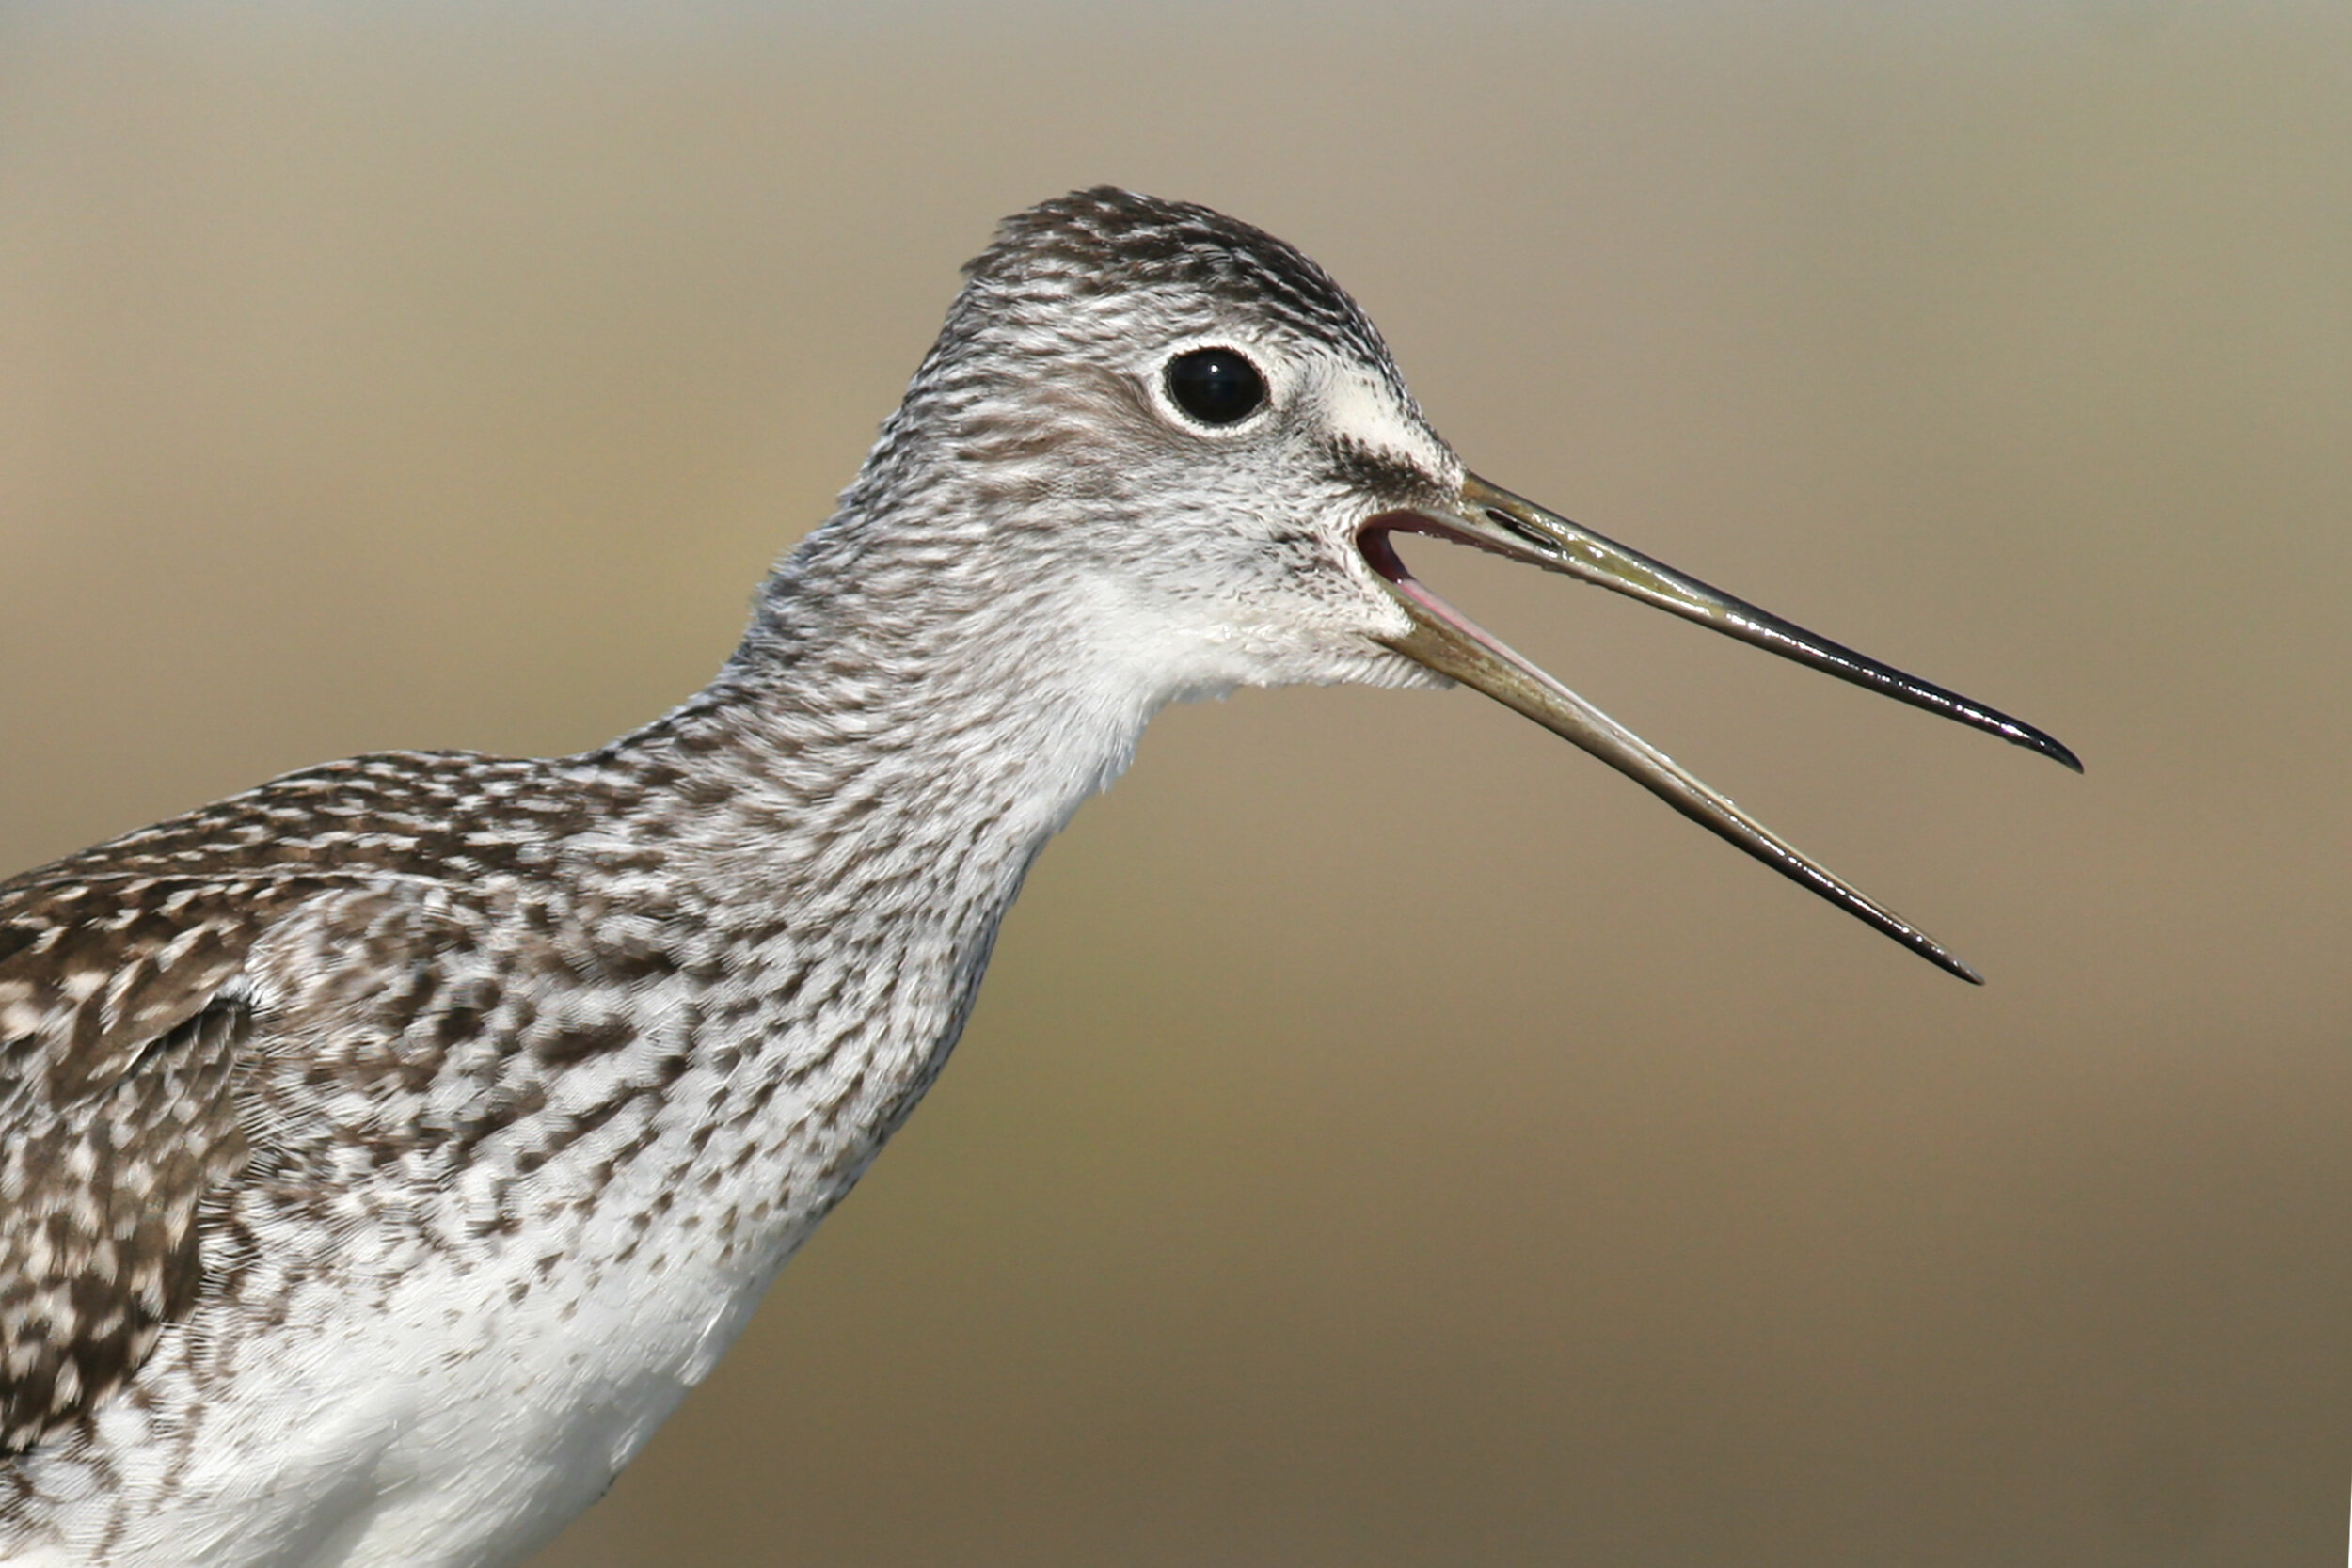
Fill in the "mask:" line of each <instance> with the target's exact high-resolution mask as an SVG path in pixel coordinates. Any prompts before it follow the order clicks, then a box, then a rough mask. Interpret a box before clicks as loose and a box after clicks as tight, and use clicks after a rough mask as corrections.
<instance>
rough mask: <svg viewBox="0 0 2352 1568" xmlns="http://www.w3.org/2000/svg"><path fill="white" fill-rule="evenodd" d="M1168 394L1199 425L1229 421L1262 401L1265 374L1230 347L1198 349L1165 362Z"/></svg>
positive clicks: (1243, 415) (1250, 411)
mask: <svg viewBox="0 0 2352 1568" xmlns="http://www.w3.org/2000/svg"><path fill="white" fill-rule="evenodd" d="M1168 396H1169V397H1171V398H1173V399H1175V400H1176V406H1177V407H1179V408H1181V409H1183V410H1184V412H1185V413H1187V414H1190V415H1191V416H1192V417H1193V418H1194V419H1196V420H1200V422H1201V423H1202V424H1232V423H1234V422H1235V421H1237V420H1246V419H1248V417H1249V416H1250V415H1252V414H1254V413H1256V412H1257V410H1258V405H1259V404H1262V403H1263V402H1265V377H1264V376H1263V375H1260V374H1259V373H1258V367H1257V366H1255V365H1253V364H1251V363H1250V362H1249V361H1248V360H1247V359H1245V358H1243V357H1242V356H1241V355H1240V354H1238V353H1236V352H1235V351H1234V350H1232V349H1230V348H1197V349H1194V350H1193V351H1192V352H1191V353H1190V354H1180V355H1178V356H1176V357H1175V358H1173V359H1171V360H1169V361H1168Z"/></svg>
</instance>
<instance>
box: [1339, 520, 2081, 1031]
mask: <svg viewBox="0 0 2352 1568" xmlns="http://www.w3.org/2000/svg"><path fill="white" fill-rule="evenodd" d="M1398 533H1418V534H1423V535H1427V536H1429V537H1431V538H1436V539H1443V540H1446V541H1449V542H1451V543H1454V544H1460V545H1469V546H1472V547H1473V548H1477V549H1482V550H1486V551H1487V552H1488V553H1489V554H1493V555H1500V556H1503V557H1505V558H1507V559H1510V560H1513V561H1519V562H1527V563H1529V564H1532V565H1537V566H1542V567H1544V568H1546V569H1547V570H1549V571H1555V572H1564V573H1565V574H1567V575H1569V576H1571V577H1575V578H1581V579H1582V580H1584V581H1586V582H1591V583H1596V584H1597V585H1599V586H1600V587H1603V588H1608V589H1611V590H1613V591H1614V592H1616V593H1620V594H1629V595H1630V596H1631V597H1634V598H1637V599H1640V600H1642V601H1644V602H1645V603H1646V604H1652V605H1655V606H1657V607H1658V608H1659V609H1661V610H1669V611H1671V612H1673V613H1675V614H1677V615H1680V616H1682V617H1683V618H1685V619H1686V620H1692V621H1696V622H1698V623H1700V624H1701V625H1702V626H1708V628H1710V629H1712V630H1715V631H1719V632H1722V633H1724V635H1726V636H1730V637H1736V638H1738V639H1740V641H1744V642H1752V643H1754V644H1755V645H1756V646H1757V647H1760V648H1763V649H1765V650H1767V651H1768V652H1771V653H1775V654H1778V655H1780V656H1781V657H1784V658H1791V659H1795V660H1796V661H1797V662H1799V663H1801V664H1805V665H1809V666H1811V667H1812V668H1814V669H1817V670H1820V671H1821V672H1823V673H1827V674H1832V675H1836V676H1837V677H1838V678H1839V679H1841V680H1847V681H1851V682H1852V683H1854V684H1855V685H1857V686H1865V687H1867V688H1869V689H1872V690H1874V691H1878V692H1881V693H1883V695H1886V696H1890V697H1894V698H1896V699H1897V700H1898V701H1900V702H1905V703H1909V704H1911V705H1914V706H1916V707H1923V708H1926V709H1927V710H1928V711H1930V712H1931V713H1937V714H1941V715H1942V716H1944V717H1945V718H1947V719H1950V720H1953V721H1956V722H1959V723H1964V724H1967V725H1969V726H1971V727H1972V728H1976V729H1981V730H1985V731H1987V732H1989V733H1991V734H1994V735H1997V736H2001V737H2002V738H2003V739H2006V740H2009V741H2010V742H2012V743H2014V744H2016V745H2020V746H2024V747H2026V748H2027V749H2028V750H2031V751H2036V752H2041V753H2042V754H2043V755H2044V756H2047V757H2050V758H2052V759H2054V760H2056V761H2058V762H2059V763H2062V764H2064V765H2065V766H2066V767H2069V768H2073V769H2074V771H2076V772H2078V773H2079V772H2080V771H2082V764H2081V762H2079V761H2078V760H2077V759H2076V758H2075V756H2074V752H2071V751H2069V750H2067V748H2066V747H2065V746H2063V745H2061V744H2060V743H2059V742H2058V740H2056V739H2055V738H2053V737H2052V736H2049V735H2047V734H2045V733H2044V732H2042V731H2041V730H2039V729H2036V728H2034V727H2033V726H2032V725H2030V724H2026V723H2025V722H2023V721H2019V720H2015V719H2011V718H2010V717H2009V716H2008V715H2007V714H2004V713H2001V712H1998V711H1997V710H1995V709H1993V708H1989V707H1986V706H1984V705H1982V704H1980V703H1977V702H1973V701H1971V700H1970V699H1968V698H1966V697H1963V696H1961V695H1960V694H1959V693H1958V692H1955V691H1949V690H1947V689H1944V688H1942V687H1940V686H1935V685H1932V684H1931V683H1930V682H1927V681H1922V680H1919V679H1917V678H1916V677H1915V676H1912V675H1907V674H1905V673H1902V672H1901V671H1899V670H1897V669H1895V668H1894V667H1893V666H1891V665H1887V664H1883V663H1881V662H1880V661H1878V660H1877V659H1873V658H1870V657H1867V656H1865V655H1862V654H1859V653H1856V652H1855V651H1854V650H1852V649H1851V648H1848V647H1846V646H1844V645H1843V644H1841V643H1837V642H1833V641H1830V640H1829V639H1827V638H1824V637H1818V636H1816V635H1815V634H1813V633H1812V632H1809V631H1806V630H1805V629H1804V627H1802V626H1796V625H1794V624H1792V623H1790V622H1788V621H1784V620H1782V619H1781V618H1780V617H1778V616H1776V615H1773V614H1772V613H1770V612H1769V611H1766V610H1759V609H1757V608H1756V606H1754V605H1752V604H1749V603H1748V602H1747V601H1746V600H1744V599H1739V598H1735V597H1733V596H1732V595H1731V594H1725V593H1724V592H1723V591H1722V590H1720V589H1716V588H1711V587H1709V586H1708V585H1707V584H1706V583H1703V582H1701V581H1699V580H1698V579H1697V578H1691V577H1686V576H1684V575H1683V574H1681V573H1680V572H1677V571H1676V570H1675V569H1674V568H1672V567H1670V566H1667V565H1665V564H1664V563H1663V562H1658V561H1653V560H1651V559H1650V558H1649V557H1648V556H1645V555H1643V554H1641V553H1640V552H1639V551H1637V550H1632V549H1629V548H1628V547H1626V546H1623V545H1620V544H1618V543H1616V542H1615V541H1614V540H1613V539H1609V538H1606V537H1604V536H1602V535H1600V534H1597V533H1595V532H1593V531H1591V530H1589V529H1585V528H1581V527H1580V526H1578V525H1577V524H1575V523H1571V522H1569V521H1568V520H1567V519H1566V518H1565V517H1561V516H1559V515H1555V514H1553V513H1549V512H1547V511H1545V510H1544V509H1543V508H1541V507H1539V506H1537V505H1535V504H1534V502H1532V501H1529V500H1526V499H1522V498H1520V497H1518V496H1515V495H1513V494H1511V493H1510V492H1509V491H1507V490H1504V489H1502V487H1500V486H1498V485H1493V484H1489V483H1486V481H1485V480H1482V479H1480V478H1478V477H1477V476H1476V475H1474V474H1473V475H1470V476H1467V477H1466V478H1465V479H1464V480H1463V483H1462V494H1461V499H1460V503H1459V505H1458V506H1455V507H1448V508H1446V509H1445V510H1444V511H1443V512H1442V513H1440V512H1438V511H1436V510H1434V509H1433V510H1429V511H1422V510H1413V511H1404V512H1386V513H1382V514H1380V515H1378V516H1375V517H1373V518H1371V519H1369V520H1368V521H1366V522H1365V523H1364V525H1363V526H1362V527H1361V528H1360V529H1359V531H1358V532H1357V546H1358V548H1359V549H1360V550H1361V551H1362V552H1363V557H1364V561H1365V562H1366V564H1368V565H1369V566H1371V568H1372V569H1373V571H1374V572H1375V573H1376V574H1377V575H1378V576H1379V577H1380V578H1381V579H1382V580H1383V581H1384V582H1386V583H1387V584H1388V585H1389V589H1390V591H1391V593H1392V594H1395V596H1396V599H1397V602H1398V603H1399V604H1400V605H1402V606H1403V607H1404V609H1405V611H1406V615H1407V616H1408V617H1409V618H1410V620H1411V623H1412V626H1411V629H1410V630H1408V631H1406V633H1405V634H1404V635H1403V636H1401V637H1397V638H1393V639H1390V640H1388V641H1387V645H1388V646H1389V647H1390V648H1391V649H1393V650H1395V651H1396V652H1398V653H1400V654H1403V655H1405V656H1406V657H1407V658H1411V659H1413V660H1415V661H1416V662H1418V663H1420V664H1422V665H1424V666H1426V667H1427V668H1429V669H1431V670H1435V671H1437V672H1438V673H1439V674H1443V675H1448V676H1451V677H1453V678H1454V679H1455V680H1458V681H1460V682H1462V683H1463V684H1464V685H1466V686H1470V687H1473V688H1475V689H1478V690H1480V691H1483V692H1485V693H1486V695H1487V696H1489V697H1492V698H1494V699H1495V700H1496V701H1497V702H1500V703H1502V704H1503V705H1505V706H1507V707H1511V708H1514V709H1516V710H1518V712H1520V713H1522V714H1525V715H1526V716H1527V717H1528V718H1530V719H1533V720H1534V721H1535V722H1537V723H1539V724H1541V725H1543V726H1544V727H1545V728H1546V729H1549V730H1550V731H1552V732H1553V733H1555V734H1557V735H1560V736H1564V737H1565V738H1567V739H1569V740H1572V741H1574V742H1575V743H1576V744H1577V745H1579V746H1581V747H1582V748H1583V749H1584V750H1586V751H1588V752H1592V753H1593V754H1594V755H1595V756H1597V757H1599V758H1600V759H1601V760H1602V761H1603V762H1606V763H1608V764H1609V765H1610V766H1611V767H1612V768H1616V769H1617V770H1618V771H1619V772H1621V773H1624V774H1626V775H1627V776H1628V777H1629V778H1631V779H1632V780H1634V781H1635V782H1636V783H1638V784H1641V785H1642V786H1643V787H1644V788H1645V789H1647V790H1649V791H1650V792H1651V793H1652V794H1654V795H1656V796H1658V797H1659V798H1660V799H1661V800H1664V801H1665V802H1666V803H1667V804H1668V805H1670V806H1672V807H1674V808H1675V810H1677V811H1678V812H1680V813H1681V814H1682V815H1683V816H1688V817H1690V818H1691V819H1692V821H1694V822H1697V823H1698V824H1699V825H1701V826H1702V827H1704V828H1706V829H1707V830H1708V832H1713V833H1715V834H1717V835H1719V836H1721V837H1723V838H1724V839H1727V840H1729V841H1730V842H1731V843H1733V844H1736V845H1738V846H1739V847H1740V848H1741V849H1743V850H1745V851H1746V852H1747V853H1749V854H1751V855H1753V856H1755V857H1756V859H1757V860H1760V861H1762V862H1763V863H1765V864H1767V865H1769V866H1771V867H1772V869H1773V870H1775V871H1777V872H1779V873H1780V874H1781V875H1783V876H1785V877H1787V878H1788V879H1790V880H1792V881H1795V882H1797V883H1799V884H1801V885H1803V886H1804V887H1805V888H1807V889H1809V890H1810V891H1812V892H1814V893H1816V894H1819V895H1820V896H1822V897H1824V898H1826V899H1828V900H1829V901H1830V902H1832V903H1834V904H1836V906H1837V907H1838V908H1840V909H1842V910H1844V911H1846V912H1847V913H1849V914H1851V915H1853V916H1854V917H1855V918H1856V919H1859V920H1861V921H1863V922H1864V923H1865V924H1867V925H1869V926H1871V927H1876V928H1877V929H1878V930H1880V931H1883V932H1884V933H1885V934H1886V935H1887V936H1889V937H1892V938H1893V939H1894V940H1895V941H1897V942H1901V943H1902V944H1903V945H1904V946H1906V947H1908V948H1910V949H1911V950H1912V951H1913V952H1915V953H1917V954H1918V955H1919V956H1920V957H1922V958H1926V959H1927V960H1928V961H1929V962H1931V963H1933V964H1935V965H1937V966H1938V967H1940V968H1942V969H1944V970H1946V971H1947V972H1949V973H1951V974H1957V975H1959V976H1960V977H1961V978H1962V979H1963V980H1968V981H1971V982H1973V983H1975V984H1978V985H1981V984H1983V977H1982V976H1981V975H1979V974H1978V973H1977V972H1976V971H1975V970H1973V969H1971V968H1969V967H1968V965H1966V964H1964V963H1963V962H1962V961H1961V960H1960V959H1959V958H1956V957H1954V956H1953V955H1952V953H1951V952H1950V951H1948V950H1947V948H1946V947H1945V946H1944V945H1943V944H1942V943H1941V942H1937V941H1935V940H1934V939H1933V938H1932V937H1930V936H1929V935H1928V934H1927V933H1926V932H1924V931H1922V930H1920V929H1919V928H1918V927H1915V926H1914V925H1912V924H1911V923H1910V922H1909V921H1907V920H1905V919H1903V918H1902V917H1901V916H1899V915H1898V914H1896V913H1895V912H1894V911H1892V910H1889V909H1887V908H1886V907H1885V906H1884V905H1883V904H1881V903H1879V902H1878V901H1877V900H1875V899H1873V898H1871V897H1869V896H1868V895H1866V894H1864V893H1862V892H1861V891H1860V890H1859V889H1857V888H1855V887H1853V886H1851V884H1849V883H1848V882H1846V881H1844V880H1843V879H1840V878H1838V877H1837V876H1836V875H1835V874H1834V873H1832V872H1831V871H1830V870H1829V869H1828V868H1827V867H1825V866H1823V865H1822V864H1820V863H1819V862H1818V861H1815V860H1814V859H1813V858H1812V857H1810V856H1808V855H1806V854H1805V853H1804V852H1803V851H1802V850H1800V849H1798V848H1797V847H1795V846H1794V845H1792V844H1790V843H1788V840H1786V839H1784V838H1782V837H1781V836H1780V835H1779V834H1777V833H1775V832H1772V830H1771V829H1769V828H1767V827H1765V826H1764V825H1763V824H1762V823H1761V822H1758V821H1757V820H1756V818H1754V817H1753V816H1749V815H1748V814H1747V813H1746V812H1744V811H1742V810H1741V809H1740V807H1739V806H1737V805H1735V804H1733V803H1732V800H1731V799H1730V798H1729V797H1728V796H1726V795H1724V793H1723V792H1722V791H1720V790H1718V789H1715V788H1713V787H1711V786H1710V785H1708V784H1706V783H1705V782H1703V781H1702V780H1700V779H1699V778H1697V777H1696V776H1695V775H1693V774H1692V773H1691V772H1690V771H1689V770H1688V769H1686V768H1683V767H1682V766H1681V765H1680V764H1678V763H1677V762H1676V761H1675V760H1674V759H1673V758H1672V757H1669V756H1668V755H1666V753H1665V752H1661V751H1660V750H1658V748H1657V747H1655V746H1652V745H1651V744H1649V742H1647V741H1645V740H1644V739H1643V738H1642V737H1641V736H1637V735H1635V734H1634V733H1633V732H1632V731H1631V730H1629V729H1627V728H1626V727H1625V726H1624V725H1622V724H1620V723H1618V722H1617V721H1615V720H1613V719H1612V718H1610V717H1609V716H1608V715H1607V714H1605V713H1603V712H1601V711H1600V709H1598V708H1597V707H1595V706H1594V705H1592V704H1590V703H1588V702H1586V701H1585V700H1584V699H1583V698H1581V697H1580V696H1578V695H1577V694H1576V693H1575V692H1573V691H1571V690H1569V689H1567V688H1566V687H1565V686H1563V685H1562V684H1561V683H1560V682H1559V681H1557V680H1555V679H1553V678H1552V677H1551V676H1550V675H1549V674H1547V673H1545V672H1544V671H1543V670H1541V669H1539V668H1537V667H1536V666H1535V665H1534V663H1532V662H1531V661H1530V660H1528V659H1527V658H1526V657H1524V656H1522V655H1520V654H1518V652H1516V651H1514V650H1513V649H1512V648H1511V647H1510V646H1509V645H1507V644H1506V643H1504V642H1503V641H1502V640H1501V639H1500V638H1497V637H1495V636H1494V635H1493V634H1492V633H1490V632H1488V631H1486V629H1485V628H1484V627H1482V626H1479V625H1478V624H1477V623H1476V622H1474V621H1472V620H1470V618H1469V617H1468V616H1466V615H1464V614H1462V613H1461V612H1460V611H1459V610H1455V609H1454V607H1453V606H1452V605H1450V604H1448V603H1447V602H1446V601H1445V600H1444V599H1443V598H1441V597H1440V596H1439V595H1438V594H1437V593H1436V592H1435V591H1433V590H1432V589H1430V588H1429V587H1428V586H1427V585H1426V584H1424V583H1423V582H1422V581H1421V579H1419V578H1416V577H1414V576H1413V574H1412V572H1411V571H1410V569H1408V568H1407V567H1406V564H1405V562H1404V559H1403V558H1402V557H1401V556H1399V555H1398V554H1397V551H1396V546H1395V545H1394V543H1393V536H1394V535H1396V534H1398Z"/></svg>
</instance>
